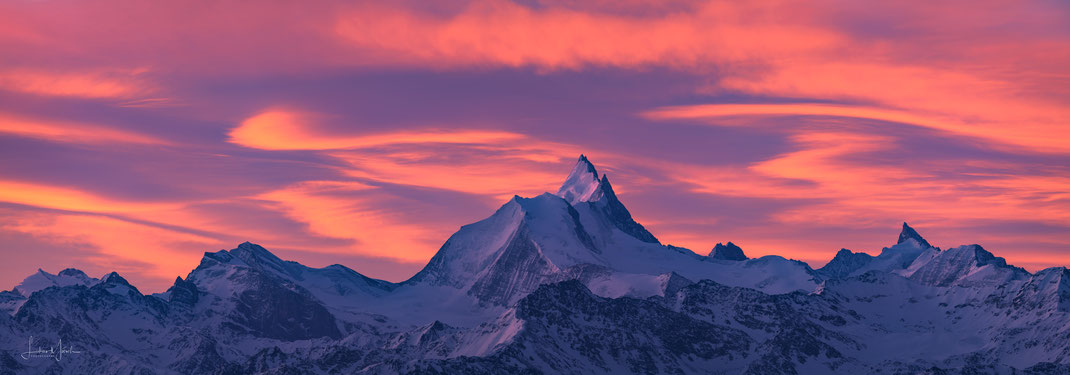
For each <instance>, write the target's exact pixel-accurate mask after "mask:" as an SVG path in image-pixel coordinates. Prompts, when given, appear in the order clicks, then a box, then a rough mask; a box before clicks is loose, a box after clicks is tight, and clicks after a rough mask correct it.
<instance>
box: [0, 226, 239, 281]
mask: <svg viewBox="0 0 1070 375" xmlns="http://www.w3.org/2000/svg"><path fill="white" fill-rule="evenodd" d="M0 228H2V229H6V230H14V231H19V232H23V233H28V234H31V235H34V236H35V237H38V238H41V239H43V240H46V241H50V242H55V243H60V244H70V243H81V244H88V245H90V246H92V247H93V248H95V249H96V250H97V252H96V253H91V254H86V257H87V260H88V261H90V262H92V263H94V264H96V265H98V266H101V267H103V268H105V269H113V270H116V271H118V272H119V273H121V274H122V275H123V276H124V277H126V278H128V279H129V280H130V282H131V283H133V284H134V285H135V286H138V287H139V289H141V291H142V292H143V293H148V292H156V291H163V290H165V289H166V288H167V287H168V286H169V285H170V284H171V282H173V281H174V278H175V277H176V276H180V275H185V274H186V273H188V272H189V271H190V270H191V269H192V267H194V266H196V264H197V262H198V260H199V259H200V257H201V255H202V254H203V253H204V251H205V250H208V249H212V248H218V247H220V245H221V244H220V241H218V240H216V239H213V238H208V237H204V236H200V235H195V234H190V233H184V232H179V231H174V230H168V229H163V228H159V227H155V226H150V225H144V224H137V223H132V222H129V221H123V220H118V219H114V218H109V217H103V216H89V215H73V214H39V215H34V216H25V217H21V218H18V219H17V220H16V222H15V223H14V224H11V225H7V226H4V227H0ZM72 265H73V264H69V265H61V266H72ZM145 265H147V266H148V267H149V268H145ZM97 276H99V275H97Z"/></svg>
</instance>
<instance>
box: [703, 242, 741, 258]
mask: <svg viewBox="0 0 1070 375" xmlns="http://www.w3.org/2000/svg"><path fill="white" fill-rule="evenodd" d="M709 257H710V258H713V259H721V260H735V261H741V260H747V256H746V255H744V254H743V249H742V248H740V247H739V246H736V244H734V243H732V241H728V243H727V244H721V243H720V242H718V243H717V245H715V246H714V247H713V250H712V251H710V255H709Z"/></svg>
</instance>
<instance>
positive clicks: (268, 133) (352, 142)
mask: <svg viewBox="0 0 1070 375" xmlns="http://www.w3.org/2000/svg"><path fill="white" fill-rule="evenodd" d="M318 117H322V116H317V115H314V114H309V113H301V112H292V111H280V110H273V111H267V112H263V113H260V114H258V115H256V116H253V117H250V118H248V119H246V120H245V121H243V122H242V123H241V125H239V126H238V127H236V128H234V129H232V130H231V131H230V140H229V141H230V142H231V143H235V144H239V145H242V146H245V147H251V148H259V149H263V150H332V149H355V148H367V147H375V146H384V145H393V144H413V143H457V144H464V143H487V142H500V141H506V140H516V139H520V138H523V135H520V134H516V133H509V132H503V131H483V130H418V131H399V132H392V133H380V134H368V135H357V136H347V135H340V134H329V133H326V132H322V131H319V130H318V129H317V128H316V120H317V118H318Z"/></svg>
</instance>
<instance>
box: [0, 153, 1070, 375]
mask: <svg viewBox="0 0 1070 375" xmlns="http://www.w3.org/2000/svg"><path fill="white" fill-rule="evenodd" d="M0 311H2V313H0V373H15V374H22V373H47V374H90V373H98V374H194V373H195V374H334V373H352V374H622V373H641V374H661V373H666V374H1070V270H1067V269H1066V268H1063V267H1056V268H1049V269H1045V270H1041V271H1038V272H1036V273H1030V272H1027V271H1026V270H1024V269H1022V268H1018V267H1015V266H1013V265H1009V264H1007V262H1006V260H1004V259H1003V258H1000V257H997V256H995V255H994V254H993V253H991V252H989V251H988V250H986V249H984V248H983V247H981V246H980V245H964V246H959V247H954V248H950V249H946V250H943V249H940V248H937V247H934V246H932V245H931V244H929V242H928V241H926V240H925V239H924V238H923V237H922V236H921V235H920V234H919V233H918V232H917V231H916V230H915V229H913V228H911V227H910V226H909V225H907V224H906V223H904V224H903V227H902V230H901V232H900V235H899V237H898V240H897V242H896V243H895V244H894V245H892V246H889V247H886V248H884V249H883V250H881V252H880V254H879V255H876V256H873V255H869V254H866V253H862V252H853V251H851V250H847V249H843V250H840V251H839V252H838V253H836V255H835V257H834V258H833V259H832V261H830V262H829V263H828V264H827V265H825V266H824V267H821V268H818V269H813V268H811V267H810V266H809V265H807V264H806V263H805V262H801V261H797V260H791V259H785V258H783V257H779V256H764V257H760V258H748V257H747V256H746V255H745V253H744V250H743V249H742V248H740V247H739V246H737V245H735V244H733V243H732V242H728V243H727V244H717V245H716V246H715V247H714V248H713V249H712V250H711V251H710V252H709V254H708V255H700V254H698V253H696V252H694V251H691V250H689V249H685V248H681V247H676V246H672V245H667V244H662V243H661V242H660V241H659V240H658V239H657V238H656V237H655V236H654V235H653V234H652V233H651V232H650V231H648V230H647V229H646V228H645V227H644V226H643V225H642V224H640V223H638V222H636V220H635V219H634V218H633V217H632V216H631V214H630V213H629V211H628V209H627V208H626V207H625V206H624V204H623V203H622V202H621V201H620V199H619V198H618V197H617V195H616V193H615V192H614V190H613V187H612V185H611V184H610V181H609V179H608V177H607V176H606V175H604V174H603V175H599V174H598V172H597V170H596V168H595V166H594V165H593V164H592V163H591V162H590V161H589V160H588V159H587V158H586V157H584V156H581V157H580V159H579V161H578V162H577V164H576V166H575V168H574V169H573V170H572V172H571V173H570V174H569V176H568V177H567V178H566V179H565V182H564V184H563V185H562V186H561V188H560V189H559V190H558V191H557V192H556V193H554V194H551V193H545V194H542V195H539V196H536V197H532V198H522V197H519V196H514V197H513V198H512V199H510V200H509V201H508V202H506V203H505V204H504V205H503V206H502V207H501V208H499V209H498V210H497V211H495V212H494V213H493V214H492V215H490V217H488V218H486V219H484V220H481V221H479V222H476V223H473V224H469V225H465V226H463V227H461V228H460V230H458V231H457V232H456V233H455V234H453V235H452V236H450V237H449V239H448V240H446V242H445V243H444V244H443V245H442V247H441V248H440V249H439V250H438V252H437V253H436V254H435V255H434V257H433V258H431V260H430V261H429V262H428V264H427V265H426V266H425V267H424V268H423V269H422V270H421V271H419V272H418V273H417V274H415V275H414V276H413V277H412V278H410V279H409V280H406V281H403V282H400V283H392V282H387V281H383V280H377V279H373V278H369V277H366V276H364V275H362V274H361V273H359V272H357V271H355V270H352V269H349V268H347V267H345V266H342V265H332V266H328V267H324V268H311V267H307V266H304V265H302V264H299V263H296V262H292V261H287V260H283V259H280V258H278V257H277V256H275V255H274V254H272V253H271V252H270V251H268V250H267V249H265V248H264V247H261V246H259V245H256V244H253V243H249V242H246V243H242V244H240V245H238V246H237V247H236V248H234V249H232V250H221V251H217V252H209V253H205V254H204V257H203V258H202V259H201V262H200V264H199V265H197V267H196V268H194V269H193V270H192V271H191V272H190V273H189V274H188V275H187V276H186V277H185V278H181V277H179V278H177V279H176V280H175V282H174V284H173V285H172V286H171V287H170V288H169V289H168V290H167V291H166V292H163V293H157V294H148V295H147V294H144V293H142V292H141V291H139V290H138V289H137V288H136V287H135V286H134V285H131V284H130V283H129V282H127V281H126V279H124V278H123V277H122V276H120V275H119V274H117V273H114V272H112V273H110V274H107V275H104V276H103V277H101V278H99V279H98V278H93V277H90V276H88V275H86V274H85V273H84V272H82V271H79V270H77V269H66V270H63V271H60V272H59V273H57V274H51V273H48V272H45V271H43V270H39V271H38V272H37V273H35V274H33V275H30V276H29V277H27V278H26V279H25V281H23V282H22V283H20V284H19V285H18V286H16V287H15V288H14V289H13V290H11V291H4V292H0ZM28 342H29V343H28ZM50 348H51V349H53V350H54V351H52V352H49V353H47V354H50V355H43V354H42V353H41V352H37V353H36V354H37V357H35V356H33V355H29V356H27V352H33V351H34V350H35V349H45V350H48V349H50ZM62 349H67V350H68V352H63V353H61V352H62ZM57 353H58V355H57ZM31 354H33V353H31ZM42 356H44V357H42ZM27 357H28V358H27Z"/></svg>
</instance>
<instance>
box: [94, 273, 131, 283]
mask: <svg viewBox="0 0 1070 375" xmlns="http://www.w3.org/2000/svg"><path fill="white" fill-rule="evenodd" d="M101 280H102V281H101V283H103V284H119V285H130V283H129V282H127V281H126V279H124V278H123V277H122V276H119V273H118V272H114V271H113V272H112V273H109V274H107V275H105V276H104V278H103V279H101Z"/></svg>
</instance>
